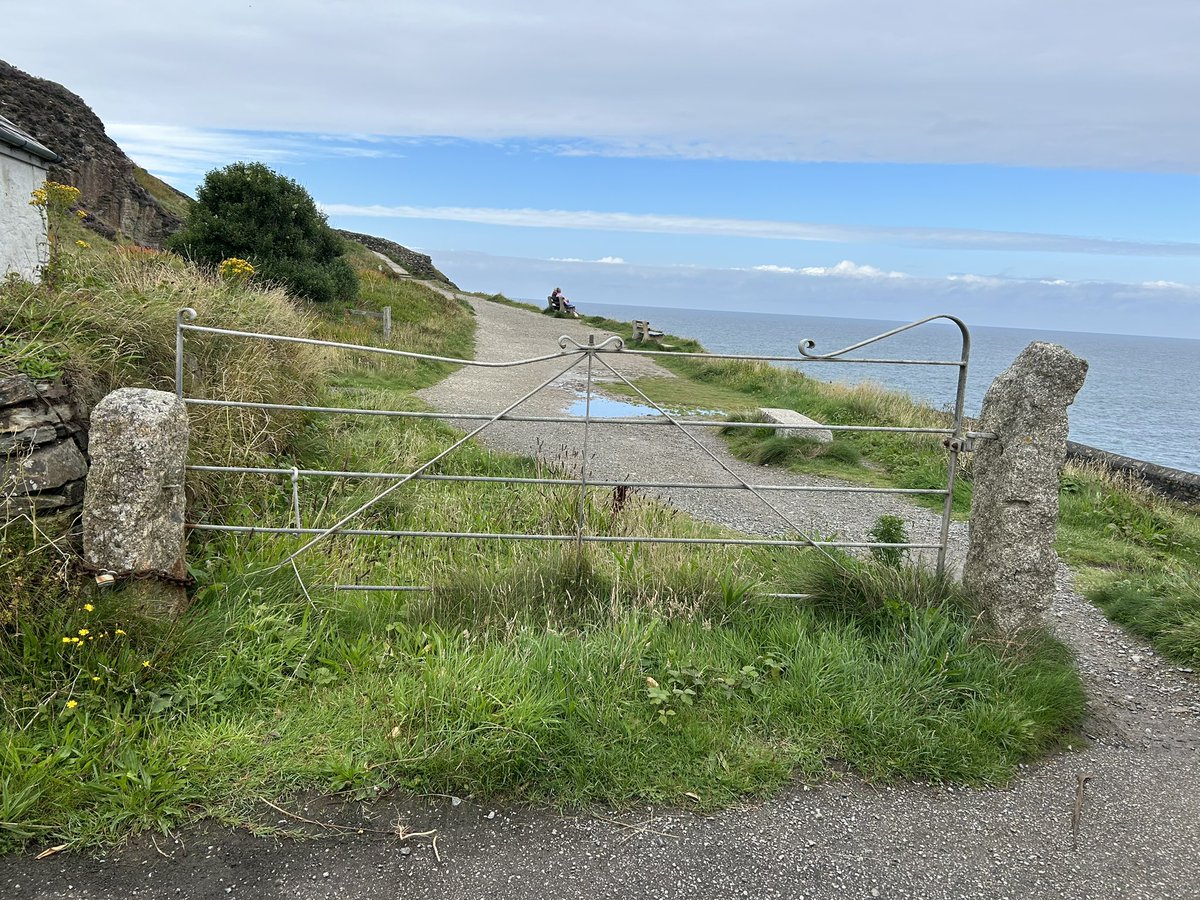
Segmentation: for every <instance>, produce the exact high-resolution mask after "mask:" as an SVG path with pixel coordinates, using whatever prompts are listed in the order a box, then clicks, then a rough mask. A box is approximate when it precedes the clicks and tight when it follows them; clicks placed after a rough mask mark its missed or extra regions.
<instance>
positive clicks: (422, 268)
mask: <svg viewBox="0 0 1200 900" xmlns="http://www.w3.org/2000/svg"><path fill="white" fill-rule="evenodd" d="M336 230H337V233H338V234H340V235H341V236H342V237H344V238H346V239H347V240H350V241H354V242H355V243H358V244H362V245H363V246H364V247H366V248H367V249H368V250H374V251H375V252H376V253H382V254H383V255H384V256H386V257H387V258H388V259H390V260H392V261H393V262H394V263H396V264H397V265H399V266H402V267H403V268H404V271H406V272H408V274H409V275H411V276H412V277H413V278H420V279H422V280H423V281H440V282H441V283H442V284H446V285H449V286H450V287H452V288H454V289H455V290H458V285H456V284H455V283H454V282H453V281H451V280H450V279H449V278H447V277H446V276H445V275H443V274H442V273H441V272H439V271H438V270H437V269H436V268H435V267H434V265H433V260H432V259H431V258H430V257H428V256H426V255H425V254H424V253H417V252H416V251H415V250H409V249H408V248H407V247H401V246H400V245H399V244H397V243H396V242H395V241H389V240H386V239H384V238H380V237H375V236H374V235H370V234H359V233H358V232H356V231H343V230H342V229H340V228H339V229H336Z"/></svg>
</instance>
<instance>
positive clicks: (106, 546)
mask: <svg viewBox="0 0 1200 900" xmlns="http://www.w3.org/2000/svg"><path fill="white" fill-rule="evenodd" d="M89 450H90V453H91V457H92V465H91V471H90V472H89V474H88V479H87V488H86V491H85V494H84V501H83V553H84V558H85V559H86V560H87V562H88V563H89V564H90V565H92V566H94V567H95V568H96V569H98V570H100V571H102V572H111V573H114V574H116V575H118V576H122V575H129V576H139V575H140V576H146V577H144V578H136V577H135V578H134V581H133V584H132V587H131V589H132V590H133V591H134V593H135V595H136V600H137V602H138V604H139V605H140V606H141V607H142V609H143V611H144V612H145V613H147V614H148V615H151V616H158V617H162V616H176V615H178V614H179V613H181V612H183V610H184V608H185V607H186V606H187V591H186V589H185V588H184V587H183V583H182V579H183V578H184V577H185V576H186V575H187V568H186V565H185V563H184V543H185V536H184V512H185V497H184V465H185V462H186V459H187V450H188V417H187V408H186V407H185V406H184V404H183V401H181V400H179V399H178V398H177V397H176V396H175V395H174V394H169V393H166V392H164V391H152V390H145V389H142V388H121V389H120V390H116V391H113V392H112V393H111V394H109V395H108V396H106V397H105V398H104V399H103V400H101V401H100V402H99V403H98V404H97V405H96V408H95V409H94V410H92V421H91V437H90V442H89ZM163 576H166V577H165V578H164V577H163ZM171 579H180V580H179V581H173V580H171Z"/></svg>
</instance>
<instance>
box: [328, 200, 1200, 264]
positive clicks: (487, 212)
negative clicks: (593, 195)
mask: <svg viewBox="0 0 1200 900" xmlns="http://www.w3.org/2000/svg"><path fill="white" fill-rule="evenodd" d="M320 206H321V208H322V209H323V210H324V211H325V213H326V214H327V215H329V216H331V217H336V216H343V217H347V218H384V219H387V218H393V219H430V220H438V221H449V222H472V223H475V224H479V225H501V226H506V227H513V228H565V229H581V230H591V231H624V232H641V233H651V234H688V235H715V236H720V237H743V238H764V239H769V240H783V241H817V242H829V243H855V242H872V243H882V244H899V245H905V246H912V247H933V248H952V249H973V250H1036V251H1044V252H1059V253H1105V254H1128V255H1135V256H1136V255H1145V256H1200V244H1197V243H1165V242H1163V243H1154V242H1141V241H1120V240H1106V239H1103V238H1090V237H1078V236H1075V235H1062V234H1030V233H1022V232H1011V231H984V230H976V229H968V228H877V227H870V226H855V225H827V224H820V223H814V222H784V221H777V220H763V219H728V218H716V217H706V216H676V215H666V214H656V213H629V212H599V211H595V210H565V209H528V208H524V209H498V208H493V207H465V206H384V205H380V204H372V205H366V206H364V205H357V204H351V203H326V202H322V203H321V204H320ZM838 265H841V266H847V267H853V266H854V265H855V264H854V263H851V262H849V261H848V260H847V261H843V262H842V263H839V264H838ZM835 268H836V267H835ZM808 274H810V275H820V274H825V273H823V272H820V271H817V270H815V269H814V270H813V271H811V272H809V273H808ZM836 274H852V272H850V271H846V272H840V273H836ZM858 274H868V273H858ZM869 274H870V275H871V276H872V277H879V276H880V275H886V276H887V277H889V278H897V277H903V273H901V272H886V273H885V272H872V273H869Z"/></svg>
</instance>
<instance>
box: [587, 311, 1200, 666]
mask: <svg viewBox="0 0 1200 900" xmlns="http://www.w3.org/2000/svg"><path fill="white" fill-rule="evenodd" d="M614 324H619V323H614ZM660 362H662V363H663V365H665V366H666V367H667V368H669V369H671V370H672V371H674V372H675V373H676V376H677V377H674V378H643V379H640V380H639V381H637V382H636V383H637V386H638V387H639V388H640V389H641V390H642V391H644V392H645V393H646V395H647V396H650V397H652V398H654V399H655V400H656V401H657V402H659V403H661V404H663V405H664V406H667V407H672V408H677V409H679V408H682V409H687V408H696V409H718V410H725V411H728V412H729V413H730V416H731V417H732V418H737V419H740V420H744V421H754V418H753V417H754V415H755V414H756V413H755V411H756V410H757V409H758V408H760V407H784V408H788V409H795V410H798V411H800V412H803V413H804V414H806V415H808V416H810V417H812V418H814V419H816V420H817V421H819V422H824V423H827V424H831V425H844V424H858V425H888V426H917V427H939V428H945V427H949V426H950V424H951V417H950V415H949V414H947V413H944V412H939V411H935V410H932V409H930V408H929V407H927V406H923V405H921V404H919V403H916V402H914V401H913V400H912V399H911V398H909V397H908V396H906V395H904V394H901V393H898V392H894V391H888V390H886V389H884V388H881V387H880V386H878V385H875V384H871V383H863V384H857V385H843V384H836V383H827V382H822V381H818V380H816V379H813V378H810V377H807V376H805V375H804V374H803V373H801V372H798V371H795V370H789V369H784V368H780V367H775V366H770V365H767V364H764V363H754V362H745V361H731V360H724V361H701V360H697V359H691V358H689V357H688V356H687V355H680V356H678V357H676V356H667V357H660ZM605 390H608V391H612V392H614V393H621V394H625V395H629V396H635V392H633V391H631V390H629V389H628V388H627V387H626V386H624V385H621V384H612V385H605ZM726 439H727V441H728V443H729V447H730V450H731V451H732V452H733V453H734V454H735V455H737V456H739V457H741V458H743V459H747V460H749V461H751V462H754V463H755V464H758V465H772V466H782V467H785V468H788V469H791V470H793V471H798V472H808V473H812V474H817V475H823V476H827V477H834V478H841V479H844V480H846V481H850V482H854V483H863V484H875V485H887V486H893V487H905V488H944V487H945V479H946V463H947V454H946V451H945V449H944V448H943V447H942V443H941V439H940V438H939V437H937V436H920V435H918V436H907V435H889V434H876V433H866V434H846V433H841V434H838V433H835V437H834V441H833V443H832V444H818V443H815V442H813V441H808V440H805V439H803V438H781V437H777V436H776V435H775V430H774V429H773V428H763V429H729V431H728V433H727V434H726ZM963 459H964V464H963V465H962V466H961V467H960V469H959V478H958V480H957V483H956V485H955V495H954V511H955V514H956V515H957V516H959V517H960V518H961V517H965V515H966V513H967V512H968V511H969V509H970V501H971V464H970V463H971V460H970V456H969V455H967V456H966V457H964V458H963ZM917 502H922V500H921V499H918V500H917ZM924 502H926V503H927V504H928V505H930V506H935V505H936V506H938V507H940V505H941V504H940V500H938V499H937V498H927V499H924ZM1060 509H1061V514H1060V519H1059V533H1058V545H1057V547H1058V551H1059V554H1060V555H1061V557H1062V558H1063V559H1064V560H1065V561H1066V562H1068V563H1069V564H1070V565H1071V566H1072V567H1073V568H1074V570H1075V571H1076V573H1077V576H1078V582H1079V586H1080V588H1081V589H1082V590H1083V591H1084V592H1085V593H1086V595H1087V596H1088V597H1089V598H1090V599H1091V600H1092V601H1093V602H1095V603H1097V604H1098V605H1099V606H1100V607H1101V608H1102V609H1104V610H1105V612H1106V613H1108V615H1109V616H1110V617H1111V618H1112V619H1113V620H1114V621H1117V622H1120V623H1121V624H1123V625H1125V626H1126V627H1128V628H1130V629H1131V630H1132V631H1134V632H1135V633H1138V634H1140V635H1142V636H1144V637H1146V638H1148V639H1149V640H1151V642H1152V643H1153V644H1154V645H1155V647H1157V648H1158V649H1159V650H1160V651H1162V652H1163V653H1165V654H1166V655H1167V656H1169V657H1170V658H1172V659H1174V660H1176V661H1177V662H1179V663H1181V664H1183V665H1187V666H1194V665H1196V664H1200V512H1198V511H1197V510H1196V509H1195V508H1194V507H1190V506H1187V505H1184V504H1180V503H1176V502H1172V501H1170V500H1167V499H1165V498H1163V497H1161V496H1160V495H1157V494H1155V493H1154V492H1153V491H1151V490H1149V489H1148V488H1146V487H1144V486H1143V485H1141V484H1140V483H1139V482H1137V481H1136V480H1132V479H1130V478H1127V477H1121V476H1115V475H1113V474H1111V473H1108V472H1106V471H1104V470H1102V469H1099V468H1097V467H1094V466H1093V467H1089V466H1075V465H1068V466H1067V467H1066V469H1065V471H1064V473H1063V477H1062V489H1061V493H1060Z"/></svg>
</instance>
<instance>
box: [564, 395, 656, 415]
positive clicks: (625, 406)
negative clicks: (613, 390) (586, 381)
mask: <svg viewBox="0 0 1200 900" xmlns="http://www.w3.org/2000/svg"><path fill="white" fill-rule="evenodd" d="M575 396H576V397H578V398H579V399H578V400H576V401H575V402H574V403H572V404H571V408H570V409H568V410H567V415H569V416H584V415H586V414H587V394H586V393H584V392H583V391H576V392H575ZM658 414H659V412H658V410H657V409H655V408H654V407H653V406H643V405H642V404H640V403H626V402H624V401H623V400H610V399H609V398H608V397H601V396H600V395H599V394H592V417H593V418H596V419H625V418H633V417H635V416H657V415H658Z"/></svg>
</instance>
